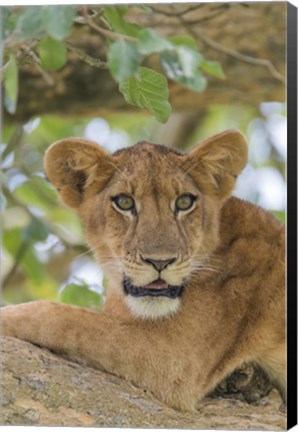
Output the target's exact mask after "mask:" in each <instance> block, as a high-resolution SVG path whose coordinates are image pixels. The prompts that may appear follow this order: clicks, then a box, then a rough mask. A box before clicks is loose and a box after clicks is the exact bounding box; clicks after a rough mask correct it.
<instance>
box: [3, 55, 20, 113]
mask: <svg viewBox="0 0 298 432" xmlns="http://www.w3.org/2000/svg"><path fill="white" fill-rule="evenodd" d="M4 89H5V99H4V103H5V108H6V109H7V111H8V112H9V113H10V114H14V113H15V112H16V108H17V99H18V91H19V75H18V65H17V60H16V57H15V55H14V54H10V56H9V61H8V65H7V67H6V69H5V74H4Z"/></svg>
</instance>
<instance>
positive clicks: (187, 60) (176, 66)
mask: <svg viewBox="0 0 298 432" xmlns="http://www.w3.org/2000/svg"><path fill="white" fill-rule="evenodd" d="M201 61H202V56H201V55H200V53H196V52H195V51H193V50H191V49H188V48H186V47H179V49H178V51H172V52H169V51H167V52H165V53H162V54H161V56H160V62H161V65H162V67H163V69H164V71H165V72H166V74H167V76H168V77H169V78H170V79H172V80H173V81H176V82H178V83H180V84H182V85H184V86H186V87H188V88H190V89H192V90H195V91H197V92H202V91H204V90H205V88H206V85H207V80H206V78H205V77H203V75H202V74H201V73H200V71H199V66H200V63H201Z"/></svg>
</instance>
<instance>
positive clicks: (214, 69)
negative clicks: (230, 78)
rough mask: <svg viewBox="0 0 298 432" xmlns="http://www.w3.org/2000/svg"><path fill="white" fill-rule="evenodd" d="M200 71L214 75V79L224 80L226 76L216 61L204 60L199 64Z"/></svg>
mask: <svg viewBox="0 0 298 432" xmlns="http://www.w3.org/2000/svg"><path fill="white" fill-rule="evenodd" d="M201 70H202V71H204V72H207V73H209V74H210V75H214V76H215V77H216V78H219V79H225V78H226V76H225V74H224V71H223V70H222V67H221V64H220V63H218V62H217V61H209V60H208V61H207V60H204V61H203V62H202V64H201Z"/></svg>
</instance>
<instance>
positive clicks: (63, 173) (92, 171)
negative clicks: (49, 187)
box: [44, 138, 112, 208]
mask: <svg viewBox="0 0 298 432" xmlns="http://www.w3.org/2000/svg"><path fill="white" fill-rule="evenodd" d="M109 160H110V155H109V153H107V152H106V151H105V150H103V149H102V148H101V147H99V146H98V145H97V144H95V143H93V142H91V141H88V140H84V139H81V138H65V139H62V140H60V141H57V142H55V143H53V144H52V145H51V146H50V147H49V149H48V150H47V152H46V155H45V160H44V168H45V173H46V176H47V177H48V179H49V180H50V182H51V183H52V184H53V185H54V186H55V187H56V188H57V190H58V191H59V193H60V196H61V198H62V200H63V202H64V203H65V204H66V205H68V206H70V207H74V208H76V207H78V206H79V205H80V204H81V203H82V201H83V199H84V194H85V191H86V189H87V188H88V191H89V192H90V188H92V184H94V183H96V185H97V188H98V191H99V190H100V183H102V182H105V181H107V180H108V178H109V176H110V175H111V174H112V166H111V164H110V163H109Z"/></svg>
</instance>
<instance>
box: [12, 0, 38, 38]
mask: <svg viewBox="0 0 298 432" xmlns="http://www.w3.org/2000/svg"><path fill="white" fill-rule="evenodd" d="M42 30H43V21H42V7H41V6H28V7H26V8H25V10H24V12H23V13H22V14H21V15H20V17H19V19H18V23H17V28H16V35H17V37H18V39H30V38H33V37H36V36H39V35H40V34H41V33H42Z"/></svg>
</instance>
